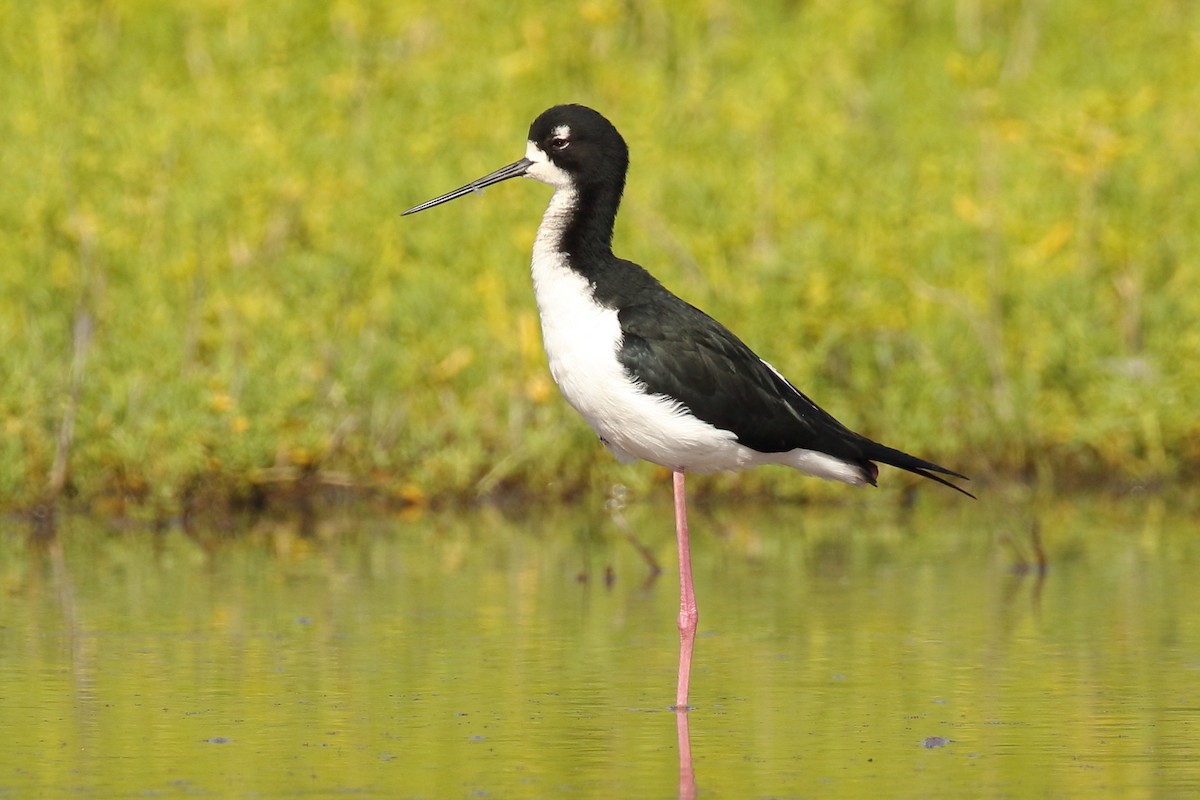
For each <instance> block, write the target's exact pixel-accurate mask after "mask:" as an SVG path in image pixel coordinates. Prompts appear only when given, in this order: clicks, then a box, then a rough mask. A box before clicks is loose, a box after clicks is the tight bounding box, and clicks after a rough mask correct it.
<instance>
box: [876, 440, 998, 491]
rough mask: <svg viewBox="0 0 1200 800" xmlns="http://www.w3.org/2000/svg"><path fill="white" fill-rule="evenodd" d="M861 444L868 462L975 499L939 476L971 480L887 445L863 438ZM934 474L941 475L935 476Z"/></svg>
mask: <svg viewBox="0 0 1200 800" xmlns="http://www.w3.org/2000/svg"><path fill="white" fill-rule="evenodd" d="M863 443H864V446H863V456H864V457H866V458H867V459H868V460H869V461H878V462H879V463H880V464H887V465H888V466H891V467H897V468H899V469H903V470H907V471H908V472H911V473H913V474H915V475H920V476H921V477H922V478H929V480H931V481H937V482H938V483H940V484H942V485H943V486H949V487H950V488H951V489H953V490H954V491H956V492H962V493H963V494H965V495H966V496H967V497H969V498H971V499H972V500H975V499H977V498H976V497H975V495H973V494H971V493H970V492H968V491H967V490H966V489H964V488H962V487H961V486H956V485H955V484H953V483H951V482H950V481H948V480H946V479H945V478H943V477H941V475H949V476H950V477H952V478H961V479H962V480H964V481H969V480H971V479H970V478H968V477H967V476H966V475H963V474H962V473H960V472H955V471H954V470H952V469H946V468H945V467H940V466H938V465H937V464H934V463H933V462H932V461H926V460H925V459H923V458H917V457H916V456H913V455H909V454H908V453H905V452H904V451H902V450H896V449H894V448H891V447H888V446H887V445H882V444H880V443H879V442H873V441H871V440H870V439H866V438H864V440H863ZM935 472H938V473H941V475H935V474H934V473H935Z"/></svg>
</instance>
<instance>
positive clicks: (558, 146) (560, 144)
mask: <svg viewBox="0 0 1200 800" xmlns="http://www.w3.org/2000/svg"><path fill="white" fill-rule="evenodd" d="M568 144H570V141H569V140H568V139H567V137H565V136H555V137H554V138H553V139H551V140H550V146H551V147H553V148H554V149H555V150H566V149H567V145H568Z"/></svg>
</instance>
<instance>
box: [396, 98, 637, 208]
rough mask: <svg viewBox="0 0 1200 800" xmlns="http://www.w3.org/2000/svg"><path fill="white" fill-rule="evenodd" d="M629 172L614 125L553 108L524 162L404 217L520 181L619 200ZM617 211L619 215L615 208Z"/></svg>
mask: <svg viewBox="0 0 1200 800" xmlns="http://www.w3.org/2000/svg"><path fill="white" fill-rule="evenodd" d="M628 167H629V148H628V147H626V146H625V140H624V139H622V138H621V134H620V133H618V132H617V129H616V128H614V127H613V125H612V123H611V122H609V121H608V120H607V119H605V118H604V117H603V116H601V115H600V114H599V113H597V112H595V111H593V110H592V109H590V108H588V107H587V106H580V105H562V106H554V107H553V108H550V109H547V110H546V111H543V112H542V113H541V114H540V115H538V118H537V119H535V120H534V121H533V124H532V125H530V126H529V142H528V144H527V145H526V147H525V157H524V158H522V159H521V160H520V161H514V162H513V163H511V164H509V165H508V166H506V167H501V168H500V169H498V170H496V171H495V172H492V173H489V174H487V175H484V176H483V177H482V178H479V179H477V180H474V181H471V182H470V183H468V184H466V185H465V186H460V187H459V188H457V189H455V190H454V191H452V192H447V193H446V194H444V195H441V196H440V197H435V198H434V199H432V200H429V201H427V202H424V203H422V204H421V205H419V206H414V207H413V208H410V209H409V210H408V211H405V212H404V213H405V214H415V213H416V212H418V211H424V210H425V209H427V208H432V207H433V206H437V205H441V204H442V203H447V202H449V201H451V200H454V199H456V198H459V197H462V196H463V195H465V194H470V193H471V192H477V191H479V190H481V189H483V188H484V187H486V186H491V185H492V184H494V183H499V182H500V181H506V180H508V179H509V178H518V177H521V176H528V177H530V178H534V179H535V180H539V181H541V182H542V183H548V184H550V185H551V186H554V187H555V188H556V189H565V188H573V189H576V190H580V191H593V190H597V189H599V190H604V191H607V192H608V193H609V194H611V195H613V196H615V198H616V199H618V200H619V198H620V196H621V192H622V190H623V189H624V188H625V171H626V169H628ZM613 208H614V212H615V204H614V205H613Z"/></svg>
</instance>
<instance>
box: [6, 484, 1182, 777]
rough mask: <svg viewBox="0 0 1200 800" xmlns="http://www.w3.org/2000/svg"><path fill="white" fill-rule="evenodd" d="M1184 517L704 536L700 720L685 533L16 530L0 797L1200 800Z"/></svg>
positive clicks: (327, 524)
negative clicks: (681, 708)
mask: <svg viewBox="0 0 1200 800" xmlns="http://www.w3.org/2000/svg"><path fill="white" fill-rule="evenodd" d="M1181 505H1182V504H1179V503H1174V502H1173V503H1170V504H1168V503H1165V502H1160V501H1156V500H1153V499H1151V500H1149V501H1145V502H1130V501H1128V500H1125V501H1108V500H1093V499H1082V500H1081V499H1078V498H1073V499H1071V500H1070V501H1069V502H1065V501H1064V502H1057V503H1045V504H1038V505H1035V506H1025V505H1023V506H1019V507H1016V508H1013V507H1000V505H999V504H987V503H979V504H973V505H972V506H971V507H970V508H966V509H964V508H962V507H960V506H956V505H954V504H949V503H947V504H945V505H941V504H939V503H938V502H937V501H932V502H928V503H926V501H924V500H922V501H919V502H918V503H917V504H916V506H915V507H914V508H913V509H912V510H911V513H910V514H909V515H899V514H893V513H892V512H891V511H889V510H888V509H887V508H882V507H880V504H879V503H878V501H877V500H876V502H875V505H872V506H866V505H863V506H855V507H851V508H845V509H829V508H790V507H781V506H775V507H772V508H770V509H763V510H754V509H748V508H745V507H738V506H714V507H712V508H706V509H703V510H701V509H697V510H696V511H694V512H693V519H692V528H693V537H692V538H693V558H694V571H695V578H696V585H697V592H698V595H699V601H700V603H701V605H703V607H704V615H703V617H702V618H701V620H700V631H699V635H698V636H697V638H696V642H695V659H694V662H693V679H692V704H693V710H692V711H691V712H690V713H688V714H676V713H674V712H672V711H670V710H669V707H670V705H671V702H672V699H673V688H674V680H675V669H676V663H675V659H676V658H677V655H678V632H677V630H676V628H675V624H674V619H675V612H676V610H677V597H676V592H675V583H674V581H673V575H672V570H673V563H674V561H673V549H674V537H673V534H672V531H671V526H670V524H669V523H670V509H669V508H668V507H666V506H665V505H645V506H643V505H634V506H630V507H628V508H626V509H625V510H624V514H625V517H626V522H627V525H628V530H629V531H634V532H638V533H639V534H640V535H639V536H638V538H639V539H640V541H641V544H642V545H643V546H644V547H645V548H646V549H648V551H649V552H650V553H651V554H652V555H654V556H655V557H656V558H657V559H658V560H659V561H661V562H662V564H663V565H664V567H665V572H664V575H663V577H662V578H661V579H659V580H657V581H655V580H650V579H648V578H649V575H650V574H651V572H650V569H649V567H648V566H647V562H646V560H644V558H643V556H642V555H640V554H639V553H638V551H637V550H636V549H635V548H634V547H631V546H630V544H629V543H628V542H627V541H626V538H625V536H624V534H623V533H622V532H621V531H620V530H619V529H617V528H615V527H613V528H605V527H603V526H598V525H597V523H596V520H595V518H594V517H593V516H592V515H590V514H584V513H580V514H579V515H572V514H569V513H558V512H553V511H551V512H547V511H544V510H543V511H537V512H522V513H515V514H509V515H508V516H505V515H503V514H500V513H499V512H496V511H492V510H482V511H475V512H471V513H468V514H463V515H458V516H450V515H438V516H427V517H420V518H414V519H396V518H394V517H391V518H389V517H382V518H381V517H370V516H368V517H362V516H358V515H355V514H353V513H351V512H350V511H344V512H341V513H338V514H336V515H330V516H327V517H319V518H317V519H315V520H311V519H310V520H309V522H308V523H306V528H305V530H301V528H300V526H299V524H298V523H297V521H296V520H295V519H294V518H291V517H285V518H280V519H277V520H270V519H259V520H257V521H254V522H246V523H244V524H243V529H241V530H238V531H233V532H223V533H218V532H216V531H208V532H205V531H203V530H199V529H198V530H196V531H195V532H194V534H193V535H191V536H188V535H184V534H183V533H182V532H181V531H178V530H167V531H159V532H156V531H152V530H138V529H127V528H115V527H112V526H105V525H104V524H103V523H97V522H94V521H88V520H81V519H77V518H70V517H66V518H63V519H60V522H61V523H62V525H61V528H60V531H59V535H58V536H57V537H55V538H50V539H48V540H47V539H42V540H40V541H41V543H40V544H39V545H37V546H34V545H32V544H31V542H30V540H29V539H28V537H27V532H26V529H24V528H22V527H18V526H12V525H10V526H9V527H8V528H7V529H6V530H5V531H4V533H3V538H2V540H0V587H2V588H3V603H0V688H2V691H0V726H3V729H4V730H6V731H10V732H16V733H15V734H12V735H10V738H9V742H8V744H7V746H6V747H5V748H3V749H2V750H0V795H3V794H9V795H11V796H46V795H51V796H53V795H62V794H77V793H81V792H85V793H92V794H99V795H103V796H108V795H127V794H145V793H154V794H161V793H184V792H204V793H209V794H217V795H233V796H241V795H251V794H258V795H261V796H286V795H294V794H300V793H304V794H306V795H317V796H322V795H332V794H344V793H347V792H353V793H357V794H364V795H367V796H389V797H393V796H395V797H444V796H462V795H464V794H465V795H473V796H492V797H513V796H559V795H573V796H603V797H612V796H638V797H663V798H666V797H677V796H678V797H694V796H704V797H746V796H779V797H794V796H811V795H821V796H828V795H834V796H837V795H843V796H845V795H867V794H870V795H882V796H899V797H906V796H914V797H916V796H930V795H938V796H941V795H946V794H949V795H970V796H993V795H1001V794H1003V795H1008V796H1011V795H1014V794H1015V795H1020V796H1031V795H1032V796H1055V797H1072V796H1074V797H1091V796H1095V795H1096V794H1097V793H1100V792H1104V793H1113V792H1116V793H1120V794H1125V795H1129V796H1147V797H1149V796H1169V795H1177V796H1178V795H1188V794H1191V793H1193V792H1195V791H1196V790H1197V789H1200V766H1198V764H1200V758H1198V756H1200V752H1198V751H1200V745H1198V744H1197V737H1196V735H1195V734H1196V726H1197V725H1198V724H1200V720H1198V717H1197V709H1198V708H1200V697H1198V692H1200V690H1198V688H1197V687H1198V686H1200V682H1198V681H1197V678H1200V673H1198V670H1200V652H1198V648H1200V644H1198V643H1200V616H1198V615H1197V614H1196V613H1195V610H1194V609H1195V608H1197V601H1198V600H1200V589H1197V587H1196V583H1195V581H1194V575H1195V573H1196V568H1197V566H1198V565H1200V540H1198V539H1197V537H1196V536H1195V515H1194V514H1193V513H1192V512H1190V511H1188V512H1185V511H1181V510H1180V508H1181ZM1031 531H1033V532H1036V538H1034V535H1031V533H1030V532H1031ZM1038 552H1041V553H1042V554H1043V556H1044V557H1042V558H1041V560H1039V556H1038V555H1037V553H1038ZM580 576H590V579H587V580H582V581H581V580H580ZM669 578H670V579H669ZM672 726H674V729H673V730H672ZM689 727H690V730H689ZM930 742H934V743H936V746H931V745H930Z"/></svg>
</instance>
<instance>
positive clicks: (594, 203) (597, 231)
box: [533, 186, 621, 273]
mask: <svg viewBox="0 0 1200 800" xmlns="http://www.w3.org/2000/svg"><path fill="white" fill-rule="evenodd" d="M620 203H621V190H620V188H619V187H616V188H614V187H610V186H597V187H577V186H565V187H561V188H558V189H556V190H555V192H554V196H553V197H551V198H550V204H549V205H548V206H547V207H546V213H545V215H543V217H542V224H541V225H540V226H539V227H538V234H537V240H536V241H535V242H534V246H533V250H534V260H535V261H536V260H539V256H540V257H541V258H551V259H555V260H561V261H563V262H565V265H566V266H569V267H571V268H572V269H575V270H577V271H580V272H585V273H586V271H587V267H586V265H587V264H588V263H590V262H591V260H592V258H596V257H604V256H611V254H612V234H613V223H614V222H615V221H616V217H617V208H618V206H619V205H620Z"/></svg>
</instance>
